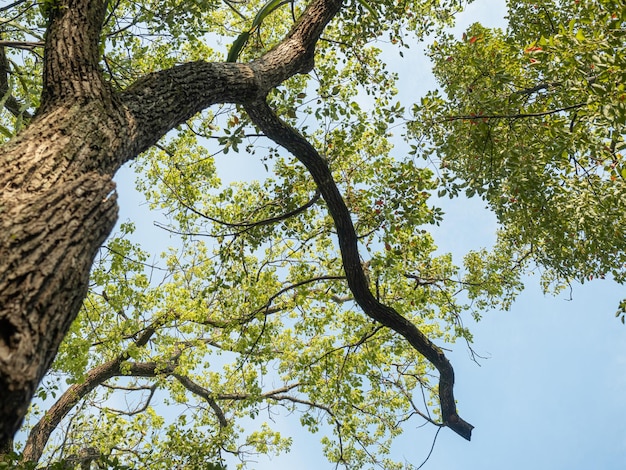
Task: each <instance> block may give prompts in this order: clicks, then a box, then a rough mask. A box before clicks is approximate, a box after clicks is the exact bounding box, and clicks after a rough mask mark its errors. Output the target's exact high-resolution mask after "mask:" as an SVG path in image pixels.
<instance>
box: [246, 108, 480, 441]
mask: <svg viewBox="0 0 626 470" xmlns="http://www.w3.org/2000/svg"><path fill="white" fill-rule="evenodd" d="M245 108H246V111H247V112H248V115H249V116H250V118H251V119H252V122H253V123H254V124H255V125H256V126H257V127H259V128H260V129H261V130H262V131H263V132H264V133H265V135H267V136H268V137H269V138H270V139H272V140H273V141H274V142H276V143H278V144H279V145H281V146H283V147H284V148H286V149H287V150H289V151H290V152H291V153H292V154H293V155H294V156H295V157H296V158H297V159H298V160H300V162H301V163H302V164H303V165H304V166H305V167H306V168H307V169H308V170H309V172H310V173H311V176H312V177H313V179H314V180H315V182H316V184H317V186H318V188H319V189H320V191H321V193H322V197H323V198H324V200H325V201H326V204H327V206H328V210H329V212H330V214H331V216H332V218H333V221H334V223H335V227H336V228H337V236H338V238H339V247H340V250H341V256H342V260H343V267H344V270H345V273H346V277H347V280H348V285H349V287H350V290H351V291H352V293H353V294H354V298H355V300H356V302H357V303H358V304H359V305H360V307H361V308H362V309H363V311H364V312H365V313H366V314H367V315H368V316H370V317H371V318H373V319H374V320H376V321H377V322H379V323H381V324H382V325H384V326H386V327H388V328H391V329H392V330H393V331H395V332H396V333H398V334H400V335H402V336H403V337H404V338H405V339H406V340H407V341H408V343H409V344H411V346H413V348H414V349H415V350H416V351H417V352H419V353H420V354H421V355H423V356H424V357H425V358H426V359H427V360H428V361H430V363H431V364H433V365H434V366H435V367H436V368H437V370H438V371H439V402H440V405H441V413H442V419H443V422H444V424H445V425H446V426H448V427H450V428H451V429H452V430H454V431H455V432H456V433H457V434H459V435H460V436H462V437H464V438H465V439H467V440H470V438H471V433H472V429H473V426H472V425H471V424H469V423H467V422H466V421H464V420H463V419H461V417H460V416H459V415H458V413H457V409H456V402H455V400H454V391H453V388H454V370H453V369H452V366H451V364H450V362H449V361H448V359H447V358H446V356H445V354H444V353H443V351H442V350H441V349H440V348H439V347H437V346H436V345H435V344H433V343H432V342H431V341H430V340H429V339H428V338H427V337H426V336H425V335H424V334H423V333H422V332H421V331H420V330H419V329H418V328H417V327H416V326H415V325H414V324H413V323H411V322H410V321H409V320H407V319H406V318H404V317H403V316H402V315H400V314H399V313H398V312H397V311H396V310H395V309H393V308H391V307H389V306H387V305H384V304H382V303H380V302H379V301H378V300H377V299H376V298H375V297H374V295H373V294H372V292H371V291H370V288H369V285H368V281H367V276H366V274H365V272H364V271H363V267H362V265H361V258H360V253H359V249H358V238H357V235H356V232H355V229H354V225H353V224H352V219H351V216H350V211H349V210H348V208H347V206H346V204H345V202H344V200H343V197H342V196H341V193H340V192H339V189H338V188H337V185H336V183H335V181H334V180H333V177H332V173H331V171H330V169H329V168H328V166H327V164H326V162H325V160H324V159H323V158H322V157H321V155H320V154H319V153H318V152H317V151H316V150H315V148H314V147H313V146H312V145H311V144H310V143H309V142H308V141H307V140H306V139H305V138H304V137H303V136H302V135H300V134H299V133H298V132H297V131H296V130H295V129H293V128H291V127H289V126H288V125H287V124H285V123H284V122H283V121H281V120H280V119H279V118H278V117H277V116H276V115H275V114H274V112H273V110H272V109H271V108H270V107H269V105H268V104H267V102H266V101H265V100H262V101H259V102H256V103H254V104H248V105H246V106H245Z"/></svg>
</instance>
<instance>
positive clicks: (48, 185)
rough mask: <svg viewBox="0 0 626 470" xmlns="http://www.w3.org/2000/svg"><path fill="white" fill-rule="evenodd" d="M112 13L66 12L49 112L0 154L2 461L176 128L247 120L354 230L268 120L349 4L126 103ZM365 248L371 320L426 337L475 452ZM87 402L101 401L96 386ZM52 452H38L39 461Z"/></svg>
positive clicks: (45, 97)
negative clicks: (99, 261) (141, 174)
mask: <svg viewBox="0 0 626 470" xmlns="http://www.w3.org/2000/svg"><path fill="white" fill-rule="evenodd" d="M105 5H106V1H105V0H59V1H57V2H56V7H55V8H54V9H53V11H52V13H51V16H50V22H49V27H48V30H47V34H46V41H45V46H44V75H43V90H42V96H41V106H40V108H39V109H38V110H37V112H36V114H35V116H34V117H33V118H32V120H31V121H30V122H29V124H28V125H27V127H26V128H25V129H23V130H22V132H21V133H20V134H18V135H17V136H16V137H15V138H13V139H12V140H11V141H9V142H8V143H6V144H5V145H4V146H2V147H0V449H7V448H9V447H10V443H11V440H12V438H13V436H14V434H15V433H16V432H17V430H18V429H19V427H20V425H21V423H22V420H23V418H24V416H25V414H26V411H27V408H28V406H29V403H30V401H31V399H32V397H33V394H34V392H35V390H36V388H37V386H38V384H39V382H40V380H41V378H42V377H43V375H44V374H45V373H46V371H47V370H48V368H49V367H50V365H51V363H52V360H53V359H54V357H55V354H56V351H57V349H58V347H59V344H60V343H61V341H62V340H63V337H64V336H65V334H66V333H67V331H68V329H69V327H70V325H71V323H72V321H73V320H74V318H75V317H76V315H77V313H78V311H79V309H80V307H81V303H82V301H83V299H84V297H85V295H86V292H87V285H88V277H89V271H90V268H91V265H92V262H93V259H94V257H95V255H96V252H97V250H98V248H99V247H100V245H101V244H102V243H103V242H104V240H105V239H106V237H107V236H108V235H109V233H110V232H111V230H112V229H113V227H114V225H115V222H116V219H117V198H116V193H115V185H114V183H113V181H112V178H113V176H114V174H115V172H116V171H117V170H118V169H119V168H120V166H121V165H123V164H124V163H126V162H128V161H129V160H131V159H133V158H135V157H136V156H137V155H138V154H139V153H141V152H142V151H144V150H146V149H148V148H149V147H150V146H152V145H153V144H155V143H156V142H157V141H158V140H159V139H160V138H161V137H162V136H163V135H164V134H165V133H166V132H168V131H169V130H170V129H172V128H173V127H175V126H177V125H179V124H181V123H184V122H185V121H186V120H188V119H189V118H190V117H192V116H193V115H195V114H196V113H198V112H199V111H201V110H203V109H205V108H207V107H209V106H211V105H213V104H216V103H238V104H242V105H244V106H246V107H247V109H249V111H250V114H251V117H252V118H253V120H254V122H255V123H256V124H257V126H259V128H261V129H262V130H263V131H264V132H265V133H266V134H267V135H268V136H269V137H270V138H273V139H274V140H276V141H277V142H278V143H279V144H281V145H285V146H286V147H287V148H288V150H290V151H292V152H293V153H294V154H296V156H297V157H298V158H300V159H301V161H303V163H305V165H306V166H307V167H309V166H310V167H311V168H309V170H310V171H311V172H312V174H313V177H314V179H316V182H317V183H318V185H319V186H320V190H321V193H322V195H323V197H324V198H326V199H327V201H326V202H327V204H328V205H329V208H330V209H331V214H332V215H333V218H334V220H335V224H336V225H337V228H338V231H341V230H343V232H344V233H346V230H347V232H349V231H350V227H351V222H350V215H349V213H348V212H347V209H345V204H343V201H342V199H341V195H340V194H339V192H338V191H337V189H336V186H335V187H334V189H333V188H332V187H331V186H334V183H333V182H332V181H326V182H325V181H323V180H319V181H318V179H319V178H322V179H325V178H330V176H329V173H327V174H324V171H325V170H324V169H323V168H322V169H321V170H319V171H318V170H315V167H316V165H317V163H318V162H317V160H316V159H315V158H314V159H312V160H311V159H309V160H307V158H308V157H307V156H306V155H307V152H310V150H311V149H309V148H308V147H306V145H304V146H302V145H300V144H297V145H291V146H290V145H288V142H287V141H288V140H289V138H292V137H293V135H291V134H285V133H284V129H282V128H281V127H280V123H279V122H278V121H273V120H272V119H269V120H267V119H266V118H267V116H268V114H266V113H265V112H258V110H259V109H263V107H262V106H261V105H260V103H264V102H265V96H266V95H267V93H268V92H269V91H270V90H271V89H272V88H274V87H276V86H277V85H279V84H280V83H281V82H283V81H284V80H286V79H287V78H289V77H291V76H293V75H294V74H297V73H307V72H309V71H310V70H311V68H312V67H313V54H314V50H315V45H316V42H317V40H318V39H319V37H320V35H321V33H322V31H323V30H324V28H325V26H326V25H327V24H328V22H329V21H331V20H332V19H333V17H334V16H335V15H336V14H337V13H338V12H339V10H340V9H341V7H342V1H341V0H313V1H312V2H311V3H310V4H309V6H308V7H307V9H306V10H305V12H304V13H303V14H302V16H301V17H300V19H299V20H298V22H297V23H296V24H295V25H294V27H293V28H292V30H291V32H290V33H289V34H288V35H287V36H286V38H285V39H284V40H283V41H282V42H281V43H279V44H278V45H277V46H276V47H274V48H273V49H272V50H271V51H269V52H268V53H266V54H265V55H264V56H263V57H261V58H259V59H258V60H255V61H253V62H250V63H248V64H240V63H208V62H193V63H187V64H184V65H180V66H176V67H173V68H170V69H166V70H163V71H160V72H156V73H152V74H150V75H147V76H145V77H143V78H141V79H139V80H138V81H137V82H136V83H134V84H133V85H131V86H130V87H129V88H128V89H126V90H124V91H121V92H114V91H112V89H111V88H110V87H109V86H108V84H107V83H106V81H105V80H104V79H103V75H102V73H101V70H100V67H99V62H100V57H99V44H98V41H99V38H100V31H101V25H102V21H103V18H104V14H105ZM2 57H4V56H3V55H2V56H0V59H2ZM0 62H1V60H0ZM0 65H1V64H0ZM1 85H2V83H0V86H1ZM260 106H261V107H260ZM272 129H274V130H272ZM285 136H287V139H285ZM286 144H287V145H286ZM307 161H308V162H309V163H308V164H307ZM341 204H343V208H342V207H340V206H341ZM333 207H334V208H335V209H333ZM351 236H352V235H350V233H348V238H347V239H345V240H344V241H343V242H342V252H345V253H344V255H346V256H344V259H343V261H344V267H345V269H346V273H347V274H348V279H350V280H351V281H350V287H351V288H352V289H353V291H354V294H355V298H357V299H360V300H359V303H360V304H361V307H362V308H363V309H364V311H365V313H367V314H368V315H370V316H372V317H373V318H375V319H377V320H378V321H380V322H381V323H382V324H384V325H385V326H388V327H390V328H392V329H394V330H396V331H397V332H398V333H400V334H403V335H404V336H407V334H409V335H412V336H411V337H412V338H413V339H414V341H410V340H409V342H410V343H411V345H412V346H413V347H414V348H415V349H416V351H418V352H419V353H420V354H423V355H424V356H425V357H426V358H427V359H428V360H430V361H431V362H432V363H433V364H434V365H435V366H436V367H437V368H438V369H439V371H440V372H441V376H442V383H441V384H440V393H441V394H442V396H441V398H442V408H443V409H444V411H445V414H444V416H445V418H444V423H445V424H447V425H448V426H450V427H452V428H453V429H454V427H455V426H454V424H455V423H458V422H461V423H464V424H463V426H464V427H463V429H462V430H461V429H459V428H457V429H455V430H456V431H457V432H458V433H459V434H461V435H463V436H464V437H465V438H467V439H469V436H470V433H471V425H469V424H467V423H465V422H464V421H462V420H461V421H459V420H460V418H459V417H458V415H457V413H456V407H455V405H454V398H453V395H452V385H453V383H454V377H453V374H452V368H451V366H450V364H449V363H448V361H447V359H446V358H445V356H444V355H443V353H442V352H441V350H440V349H439V348H437V347H436V346H434V345H433V344H432V343H431V342H430V341H428V339H427V338H425V337H424V336H423V335H422V334H421V332H419V330H417V328H415V327H414V326H413V325H412V324H410V322H408V321H407V320H405V319H404V318H403V317H401V316H400V315H399V314H397V312H395V311H393V310H392V309H390V308H389V307H385V306H383V305H381V304H380V303H378V302H377V301H375V299H374V297H373V296H372V295H371V292H370V291H369V287H368V286H367V282H366V280H365V278H364V276H363V274H362V272H361V267H360V262H359V259H358V252H355V250H356V244H354V243H353V240H351V239H350V237H351ZM344 238H345V237H344ZM352 245H354V246H352ZM346 247H347V248H346ZM411 328H412V329H411ZM407 332H409V333H407ZM420 335H421V336H420ZM117 366H118V364H117V363H115V364H114V363H111V364H108V366H107V367H108V368H106V367H105V368H104V369H103V370H100V371H98V372H99V375H98V373H96V374H95V375H94V377H92V378H93V379H94V383H95V382H98V381H99V379H101V378H102V377H107V376H109V375H114V374H115V373H117V368H118V367H117ZM105 369H106V370H105ZM83 388H84V390H83V389H81V390H82V392H84V393H87V391H88V389H89V385H87V386H85V387H83ZM82 392H81V393H82ZM79 395H81V394H79ZM67 406H68V404H67V403H65V404H63V406H59V407H56V408H55V409H54V410H51V411H55V412H59V409H58V408H63V410H66V409H67ZM66 412H67V411H64V412H63V413H66ZM63 413H61V414H63ZM56 419H57V418H55V420H56ZM48 428H49V427H48ZM48 431H49V429H48V430H47V431H46V433H47V434H48V435H49V432H48ZM46 439H47V437H46V438H45V439H44V442H37V445H36V446H35V447H36V449H34V448H32V449H30V451H33V455H32V456H33V457H34V458H35V459H37V458H38V456H39V455H41V450H42V449H43V445H44V444H45V440H46Z"/></svg>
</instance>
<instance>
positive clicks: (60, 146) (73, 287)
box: [0, 102, 124, 446]
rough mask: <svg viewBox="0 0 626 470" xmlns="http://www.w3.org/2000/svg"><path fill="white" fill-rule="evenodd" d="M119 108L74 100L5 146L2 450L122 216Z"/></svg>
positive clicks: (0, 160)
mask: <svg viewBox="0 0 626 470" xmlns="http://www.w3.org/2000/svg"><path fill="white" fill-rule="evenodd" d="M119 123H120V119H119V116H116V111H111V108H110V109H109V110H107V109H106V108H105V107H103V106H102V104H101V103H89V102H82V103H74V104H73V105H70V106H64V107H58V108H55V109H54V110H50V111H49V112H48V113H46V114H45V115H42V116H39V117H38V118H36V119H35V120H34V122H32V123H31V124H30V126H29V127H28V128H27V129H26V130H25V131H24V132H23V133H22V134H21V135H20V136H18V137H17V138H16V139H15V140H14V141H12V142H10V143H8V144H7V145H6V146H5V147H2V148H1V149H0V188H2V192H1V193H0V260H1V262H0V446H1V445H2V444H3V443H5V442H7V440H9V439H10V438H12V437H13V435H14V433H15V432H16V431H17V429H18V428H19V426H20V423H21V421H22V419H23V417H24V415H25V413H26V408H27V407H28V404H29V403H30V400H31V398H32V396H33V393H34V391H35V389H36V387H37V385H38V383H39V381H40V380H41V377H42V376H43V374H44V373H45V371H46V370H47V369H48V367H49V366H50V364H51V362H52V360H53V358H54V356H55V353H56V351H57V349H58V346H59V344H60V342H61V340H62V339H63V337H64V335H65V333H66V332H67V330H68V328H69V326H70V324H71V322H72V321H73V320H74V318H75V316H76V314H77V312H78V311H79V309H80V305H81V302H82V300H83V298H84V296H85V293H86V289H87V283H88V276H89V270H90V268H91V264H92V262H93V258H94V256H95V254H96V251H97V249H98V248H99V246H100V245H101V244H102V242H103V241H104V240H105V238H106V237H107V235H108V234H109V233H110V231H111V229H112V228H113V226H114V224H115V221H116V218H117V204H116V196H115V193H114V190H115V185H114V183H113V182H112V180H111V178H112V175H113V172H114V170H115V169H116V168H117V164H116V162H115V159H114V158H113V157H112V155H114V154H115V152H114V149H116V148H121V147H122V142H123V137H124V133H123V132H121V131H120V126H119Z"/></svg>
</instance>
